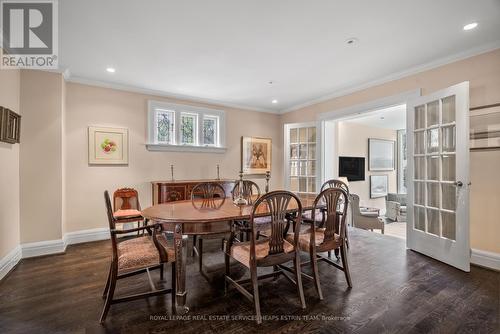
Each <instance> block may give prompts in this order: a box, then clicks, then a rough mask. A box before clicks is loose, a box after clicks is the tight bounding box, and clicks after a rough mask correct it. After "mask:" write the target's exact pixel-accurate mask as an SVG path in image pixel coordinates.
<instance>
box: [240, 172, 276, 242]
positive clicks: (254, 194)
mask: <svg viewBox="0 0 500 334" xmlns="http://www.w3.org/2000/svg"><path fill="white" fill-rule="evenodd" d="M240 182H241V183H242V186H240ZM240 188H241V189H240ZM231 195H232V199H233V202H234V200H235V199H236V198H239V197H240V196H241V197H242V198H244V199H245V200H246V201H247V203H248V204H249V205H252V204H253V202H255V201H256V200H257V199H258V198H259V197H260V188H259V186H258V185H257V183H255V182H253V181H251V180H242V181H240V180H236V181H234V187H233V190H232V191H231ZM234 223H236V224H239V225H240V226H239V231H240V235H239V241H245V237H246V240H247V241H248V240H250V228H249V226H248V221H235V222H234ZM255 223H256V225H257V230H258V231H262V230H265V229H267V228H269V226H270V223H271V220H270V217H259V218H256V219H255Z"/></svg>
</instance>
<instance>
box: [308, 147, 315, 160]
mask: <svg viewBox="0 0 500 334" xmlns="http://www.w3.org/2000/svg"><path fill="white" fill-rule="evenodd" d="M307 159H316V144H309V153H308V154H307Z"/></svg>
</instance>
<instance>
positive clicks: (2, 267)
mask: <svg viewBox="0 0 500 334" xmlns="http://www.w3.org/2000/svg"><path fill="white" fill-rule="evenodd" d="M21 257H22V254H21V246H17V247H16V248H14V249H13V250H11V251H10V252H9V253H8V254H7V255H5V256H4V257H3V258H2V259H0V280H1V279H2V278H4V277H5V275H7V274H8V273H9V272H10V271H11V270H12V269H14V267H15V266H16V264H17V263H18V262H19V261H20V260H21Z"/></svg>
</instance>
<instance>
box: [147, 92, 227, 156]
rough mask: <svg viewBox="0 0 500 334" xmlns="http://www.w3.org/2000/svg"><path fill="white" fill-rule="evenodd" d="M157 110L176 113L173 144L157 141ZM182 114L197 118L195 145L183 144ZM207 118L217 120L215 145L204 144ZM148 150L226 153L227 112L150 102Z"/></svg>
mask: <svg viewBox="0 0 500 334" xmlns="http://www.w3.org/2000/svg"><path fill="white" fill-rule="evenodd" d="M157 110H169V111H173V112H174V115H175V117H174V118H175V125H174V126H175V128H174V138H175V139H174V142H173V143H170V144H168V143H160V142H158V140H157V138H158V136H157V128H156V121H157V118H156V115H157ZM181 114H192V115H196V116H197V124H196V127H195V128H196V129H195V131H196V133H195V143H194V145H191V144H182V143H181V136H182V134H181ZM205 118H214V119H217V128H216V138H215V144H205V143H203V120H204V119H205ZM146 148H147V149H148V150H149V151H175V152H209V153H224V152H226V121H225V112H224V111H222V110H216V109H209V108H203V107H194V106H190V105H184V104H174V103H168V102H162V101H153V100H150V101H148V137H147V143H146Z"/></svg>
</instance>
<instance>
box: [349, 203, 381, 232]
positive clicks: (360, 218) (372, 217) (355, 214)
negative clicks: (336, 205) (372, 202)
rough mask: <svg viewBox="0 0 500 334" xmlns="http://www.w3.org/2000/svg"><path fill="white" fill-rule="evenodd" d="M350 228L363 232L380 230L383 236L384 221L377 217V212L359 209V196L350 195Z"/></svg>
mask: <svg viewBox="0 0 500 334" xmlns="http://www.w3.org/2000/svg"><path fill="white" fill-rule="evenodd" d="M350 197H351V201H350V202H351V208H352V226H353V227H357V228H361V229H363V230H371V231H373V230H374V229H380V231H381V232H382V234H384V227H385V224H384V221H383V220H382V218H380V217H379V212H378V211H363V212H361V209H360V207H359V196H358V195H356V194H351V195H350Z"/></svg>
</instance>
